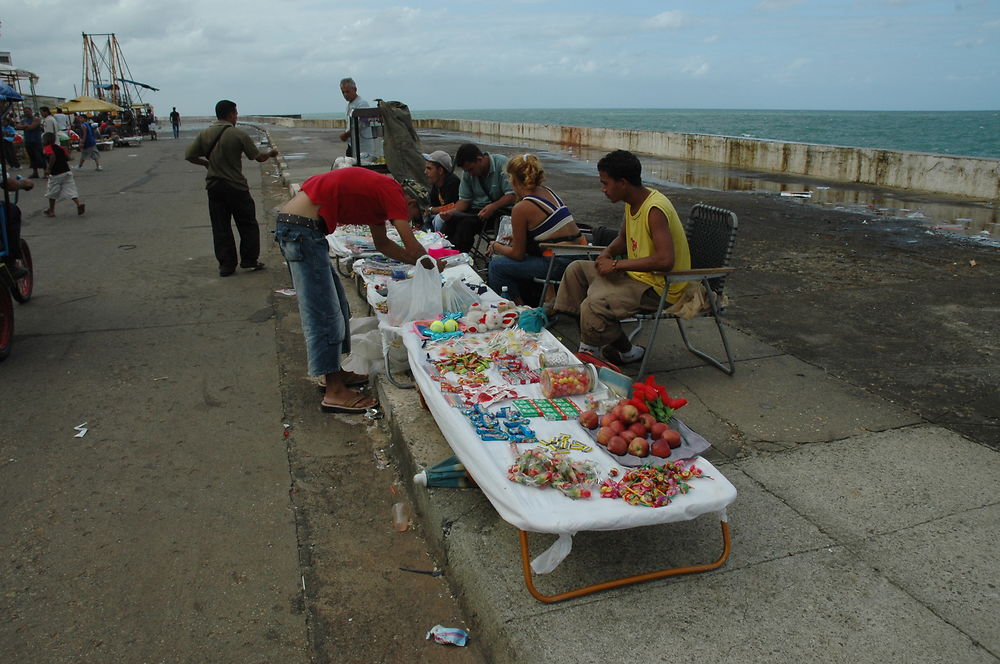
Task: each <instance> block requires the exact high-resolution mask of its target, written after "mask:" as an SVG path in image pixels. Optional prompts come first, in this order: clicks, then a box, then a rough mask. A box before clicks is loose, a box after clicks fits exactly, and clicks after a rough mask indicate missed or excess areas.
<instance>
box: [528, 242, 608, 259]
mask: <svg viewBox="0 0 1000 664" xmlns="http://www.w3.org/2000/svg"><path fill="white" fill-rule="evenodd" d="M538 246H539V247H540V248H541V249H542V250H543V251H546V250H548V251H551V252H552V253H553V254H555V255H557V256H559V255H562V256H572V255H574V254H599V253H601V252H602V251H604V250H605V249H607V247H602V246H598V245H595V244H567V243H565V242H539V243H538Z"/></svg>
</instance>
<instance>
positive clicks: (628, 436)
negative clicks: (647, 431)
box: [618, 429, 635, 443]
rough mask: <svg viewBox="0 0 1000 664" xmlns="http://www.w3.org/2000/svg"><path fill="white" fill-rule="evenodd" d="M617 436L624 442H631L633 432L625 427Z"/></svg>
mask: <svg viewBox="0 0 1000 664" xmlns="http://www.w3.org/2000/svg"><path fill="white" fill-rule="evenodd" d="M618 436H619V438H621V439H622V440H624V441H625V442H626V443H631V442H632V439H633V438H635V432H634V431H632V430H631V429H625V430H624V431H622V432H621V433H620V434H618Z"/></svg>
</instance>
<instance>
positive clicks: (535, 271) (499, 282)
mask: <svg viewBox="0 0 1000 664" xmlns="http://www.w3.org/2000/svg"><path fill="white" fill-rule="evenodd" d="M576 258H579V256H557V257H556V259H555V262H554V263H553V265H552V275H551V276H550V277H549V278H550V279H552V281H559V279H561V278H562V273H563V272H565V271H566V266H567V265H569V264H570V263H571V262H573V260H574V259H576ZM548 269H549V257H548V256H528V255H527V254H526V255H525V256H524V260H520V261H516V260H514V259H513V258H507V257H506V256H499V255H494V256H493V258H491V259H490V266H489V274H488V276H487V283H488V284H489V287H490V289H491V290H492V291H493V292H494V293H498V294H499V293H500V292H501V291H502V289H503V287H504V286H506V287H507V297H508V298H509V299H511V300H513V299H520V298H521V289H520V286H519V284H518V281H530V280H531V279H532V278H534V277H538V278H539V279H544V278H545V273H546V272H548ZM550 288H551V286H550Z"/></svg>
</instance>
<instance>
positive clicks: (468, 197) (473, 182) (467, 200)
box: [441, 143, 515, 252]
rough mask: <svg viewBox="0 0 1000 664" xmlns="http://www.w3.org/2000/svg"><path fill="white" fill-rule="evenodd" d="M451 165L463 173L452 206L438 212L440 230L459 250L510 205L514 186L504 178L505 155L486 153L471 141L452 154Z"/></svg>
mask: <svg viewBox="0 0 1000 664" xmlns="http://www.w3.org/2000/svg"><path fill="white" fill-rule="evenodd" d="M455 164H456V165H457V166H459V167H460V168H461V169H462V170H463V171H464V173H463V174H462V181H461V183H460V184H459V187H458V202H457V203H456V204H455V207H454V208H453V209H451V210H449V211H447V212H443V213H442V214H441V218H442V219H444V222H445V223H444V233H445V235H446V236H447V237H448V239H449V240H451V243H452V244H453V245H455V248H456V249H458V250H459V251H465V252H468V251H470V250H471V249H472V244H473V242H475V239H476V235H477V234H478V233H479V232H480V231H482V229H483V225H484V224H485V223H486V222H487V221H488V220H489V219H491V218H493V217H494V216H495V215H497V214H500V213H501V212H502V211H503V210H504V209H505V208H509V207H510V206H512V205H513V204H514V201H515V196H514V189H513V188H512V187H511V186H510V179H509V178H508V177H507V157H505V156H504V155H502V154H489V153H486V152H483V151H482V150H480V149H479V146H477V145H474V144H472V143H465V144H463V145H461V146H460V147H459V148H458V152H456V153H455Z"/></svg>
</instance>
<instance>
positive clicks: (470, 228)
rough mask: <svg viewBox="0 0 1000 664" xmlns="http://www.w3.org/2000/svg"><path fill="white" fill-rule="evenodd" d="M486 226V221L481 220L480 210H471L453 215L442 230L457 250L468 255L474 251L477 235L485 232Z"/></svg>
mask: <svg viewBox="0 0 1000 664" xmlns="http://www.w3.org/2000/svg"><path fill="white" fill-rule="evenodd" d="M484 225H485V221H484V220H482V219H480V218H479V210H470V211H469V212H456V213H455V214H453V215H451V218H450V219H448V220H446V221H445V222H444V228H443V229H442V230H443V231H444V235H445V237H447V238H448V239H449V240H450V241H451V243H452V244H453V245H455V248H456V249H458V250H459V251H464V252H466V253H468V252H469V251H470V250H471V249H472V243H473V242H475V240H476V235H478V234H479V232H480V231H481V230H483V226H484Z"/></svg>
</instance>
